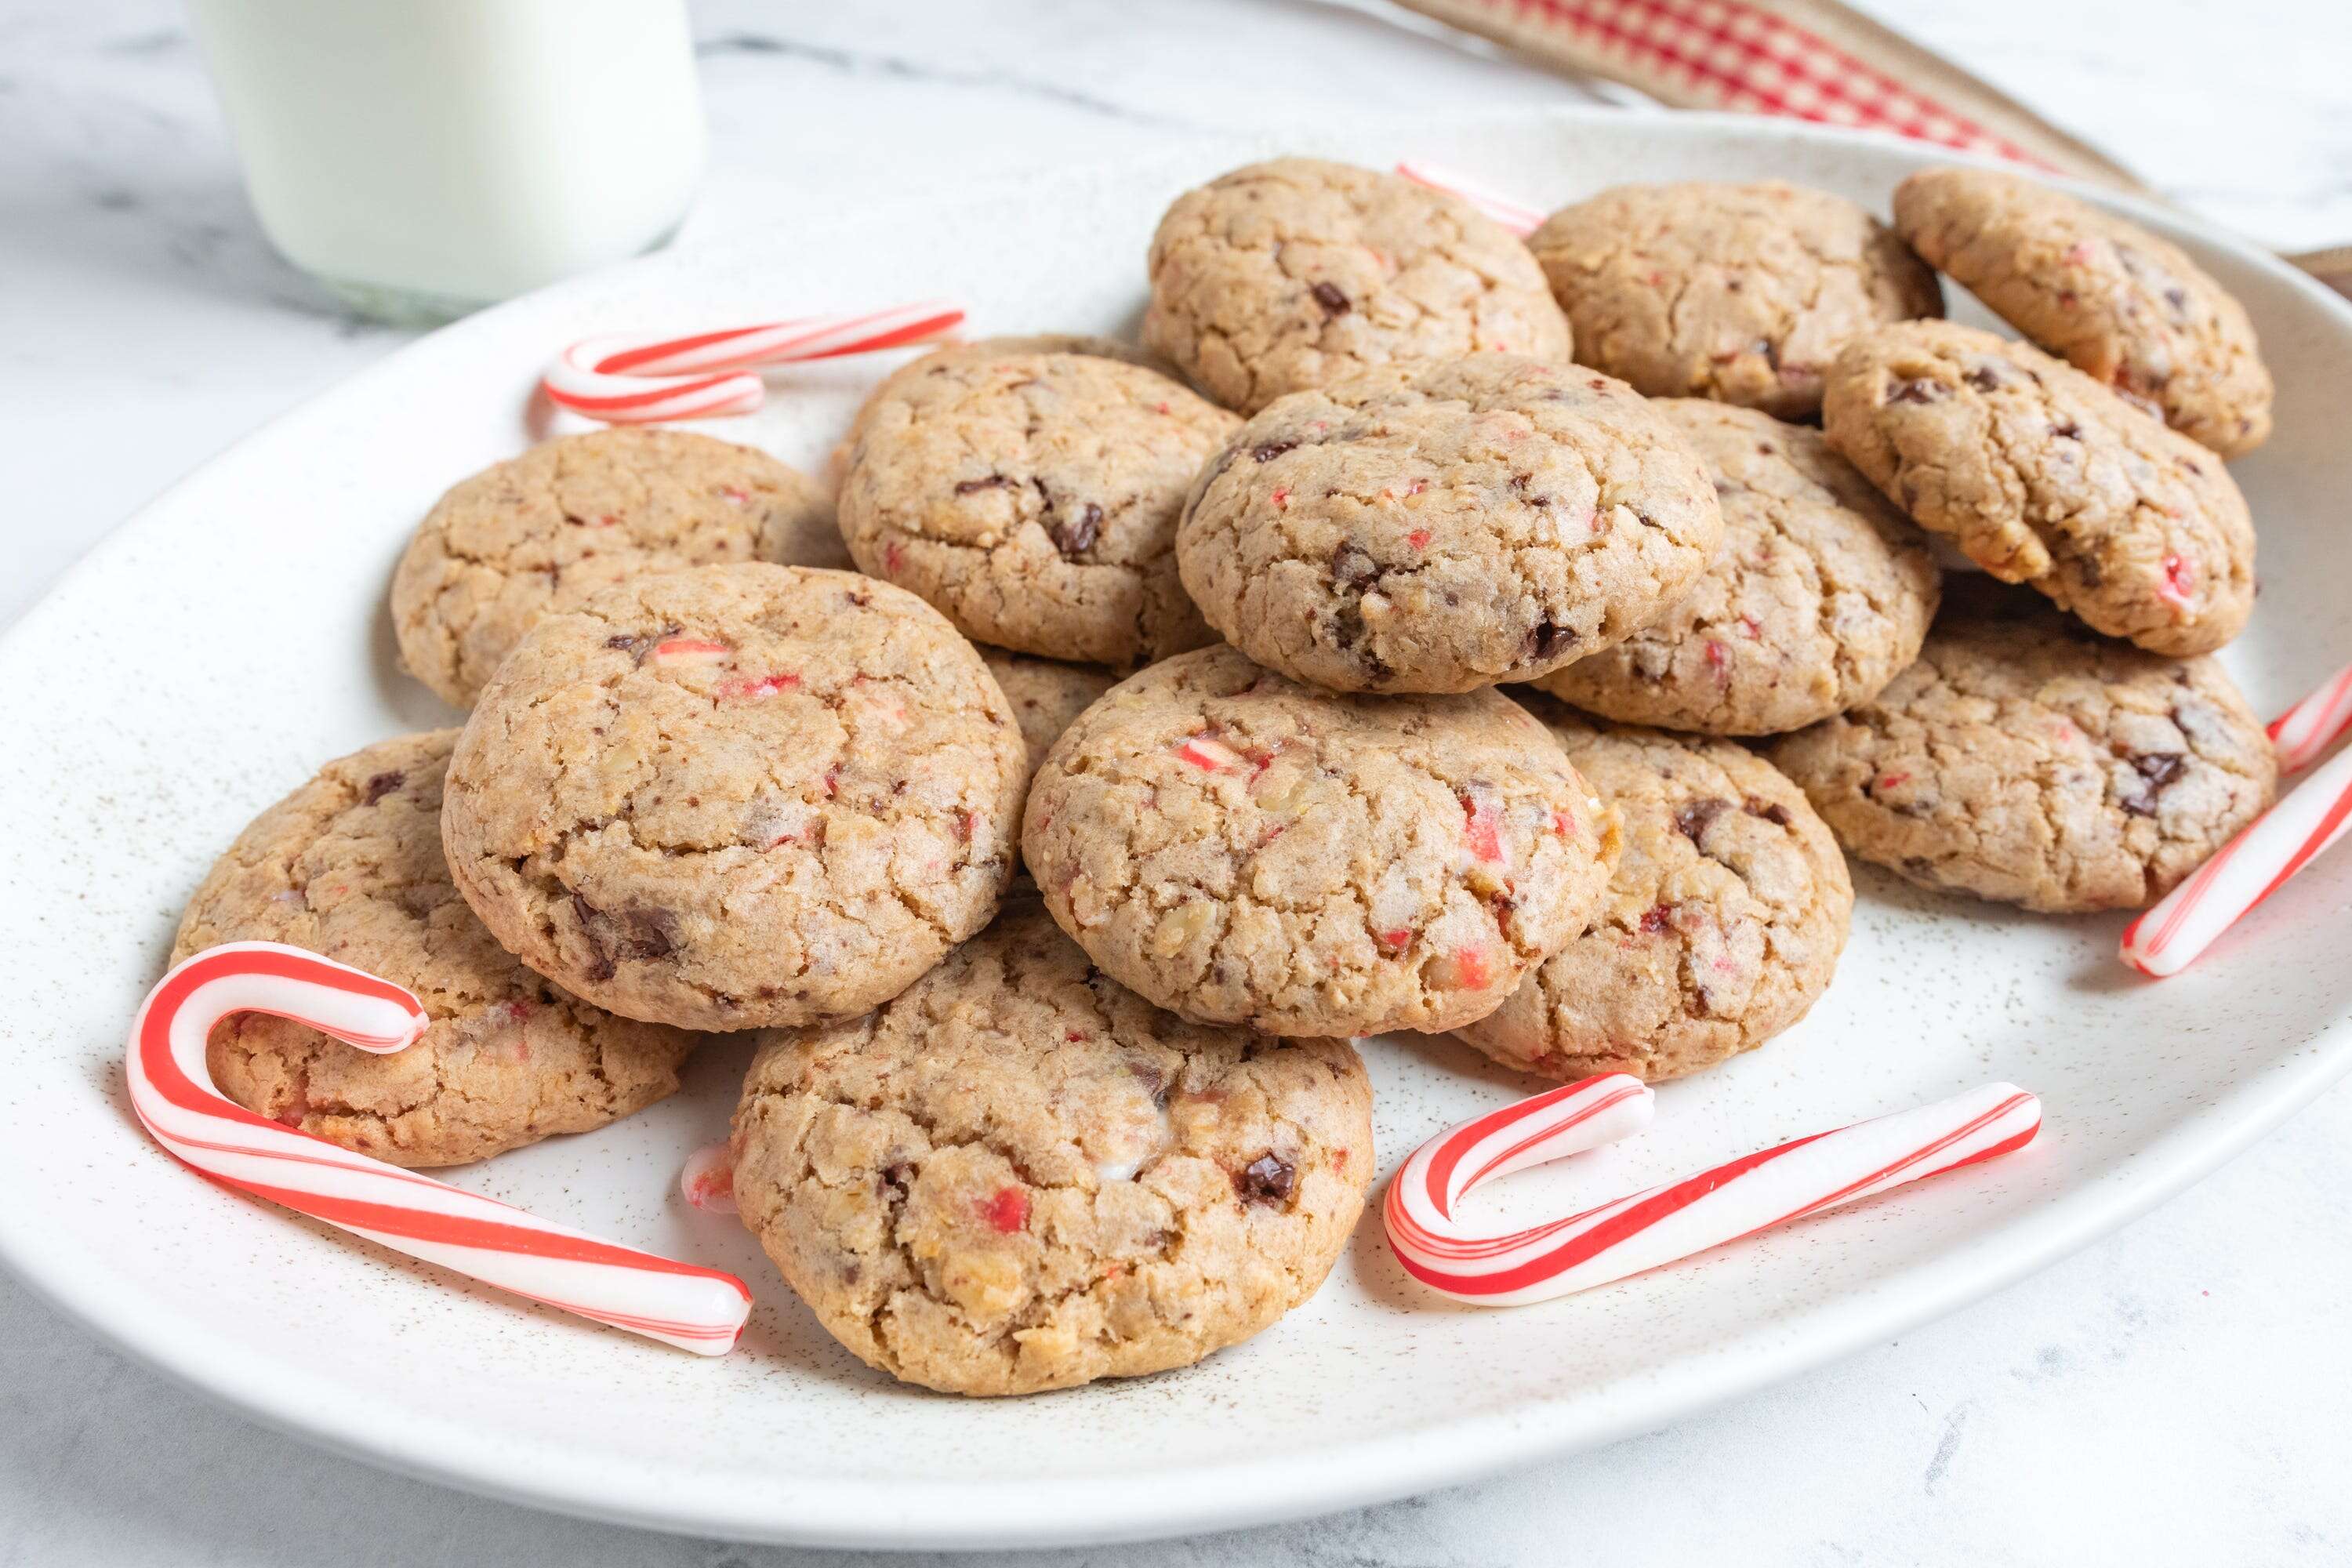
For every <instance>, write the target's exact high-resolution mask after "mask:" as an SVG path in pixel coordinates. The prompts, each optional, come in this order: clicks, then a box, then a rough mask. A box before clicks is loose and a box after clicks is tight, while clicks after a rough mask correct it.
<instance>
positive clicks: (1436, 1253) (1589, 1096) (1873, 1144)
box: [1381, 1073, 2042, 1307]
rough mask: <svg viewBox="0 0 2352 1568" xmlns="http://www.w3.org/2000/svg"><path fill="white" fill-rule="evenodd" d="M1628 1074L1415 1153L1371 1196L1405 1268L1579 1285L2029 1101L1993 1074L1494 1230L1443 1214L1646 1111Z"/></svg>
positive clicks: (1672, 1256)
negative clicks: (1944, 1095)
mask: <svg viewBox="0 0 2352 1568" xmlns="http://www.w3.org/2000/svg"><path fill="white" fill-rule="evenodd" d="M1653 1109H1654V1096H1653V1095H1652V1094H1651V1092H1650V1089H1649V1088H1648V1086H1646V1085H1645V1084H1643V1082H1642V1080H1641V1079H1637V1078H1633V1077H1632V1076H1631V1075H1629V1074H1626V1073H1605V1074H1603V1075H1601V1077H1599V1078H1589V1079H1583V1080H1582V1081H1581V1082H1579V1083H1571V1084H1564V1085H1562V1086H1561V1087H1560V1088H1559V1089H1552V1090H1550V1091H1549V1092H1547V1093H1544V1094H1539V1095H1537V1096H1535V1097H1534V1098H1533V1099H1531V1100H1520V1101H1519V1102H1518V1103H1517V1104H1516V1105H1507V1106H1504V1107H1503V1108H1502V1109H1501V1110H1492V1111H1489V1112H1487V1113H1486V1115H1484V1116H1481V1117H1479V1118H1478V1119H1477V1120H1475V1121H1465V1122H1464V1123H1463V1124H1462V1125H1461V1126H1459V1127H1455V1128H1452V1129H1449V1130H1448V1131H1444V1132H1441V1133H1439V1134H1438V1135H1437V1136H1436V1137H1434V1138H1433V1139H1431V1140H1430V1141H1429V1142H1426V1143H1423V1145H1422V1146H1421V1147H1420V1148H1418V1149H1416V1150H1414V1151H1413V1152H1412V1158H1410V1159H1408V1160H1407V1161H1405V1163H1404V1166H1403V1168H1402V1169H1401V1170H1399V1171H1398V1172H1397V1173H1396V1178H1395V1179H1394V1180H1393V1181H1391V1183H1390V1184H1389V1190H1388V1196H1387V1199H1386V1201H1385V1202H1384V1203H1383V1204H1382V1205H1381V1218H1382V1219H1383V1220H1384V1221H1385V1222H1386V1224H1387V1226H1388V1233H1389V1245H1390V1246H1391V1247H1393V1248H1394V1249H1395V1251H1396V1255H1397V1261H1399V1262H1400V1263H1402V1264H1403V1265H1404V1268H1405V1272H1406V1273H1408V1274H1410V1275H1412V1277H1413V1278H1414V1279H1418V1280H1420V1281H1421V1282H1422V1283H1423V1284H1424V1285H1426V1286H1428V1287H1430V1289H1433V1290H1436V1291H1438V1292H1440V1293H1441V1294H1444V1295H1447V1296H1451V1297H1453V1298H1454V1300H1457V1301H1468V1302H1472V1303H1474V1304H1475V1305H1480V1306H1489V1307H1516V1306H1523V1305H1525V1304H1526V1303H1528V1302H1530V1301H1544V1300H1550V1299H1551V1298H1552V1297H1554V1296H1565V1295H1568V1294H1570V1292H1572V1291H1577V1290H1589V1289H1591V1288H1592V1287H1594V1286H1596V1285H1606V1284H1609V1283H1610V1282H1612V1280H1618V1279H1624V1278H1626V1277H1627V1276H1628V1275H1633V1274H1639V1273H1641V1272H1643V1270H1645V1269H1650V1268H1657V1267H1659V1266H1660V1265H1661V1264H1666V1263H1672V1262H1675V1260H1677V1259H1679V1258H1688V1257H1690V1256H1692V1255H1693V1254H1694V1253H1699V1252H1704V1251H1706V1250H1707V1249H1708V1248H1709V1247H1720V1246H1722V1245H1723V1244H1724V1243H1726V1242H1729V1241H1737V1240H1738V1239H1739V1238H1740V1237H1745V1236H1752V1235H1754V1234H1755V1233H1756V1232H1758V1231H1759V1230H1763V1229H1765V1228H1766V1227H1767V1226H1775V1225H1780V1224H1783V1223H1784V1222H1786V1221H1789V1220H1793V1219H1802V1218H1804V1217H1805V1216H1806V1215H1815V1214H1819V1213H1821V1212H1822V1210H1824V1209H1830V1208H1834V1207H1836V1206H1837V1205H1840V1204H1848V1203H1853V1201H1855V1200H1856V1199H1859V1198H1866V1197H1870V1196H1872V1195H1874V1194H1878V1193H1883V1192H1885V1191H1886V1190H1887V1189H1888V1188H1890V1187H1898V1186H1901V1185H1902V1184H1904V1183H1906V1182H1916V1181H1917V1180H1918V1179H1919V1178H1921V1177H1922V1176H1932V1175H1936V1174H1937V1173H1941V1172H1944V1171H1950V1170H1957V1169H1958V1167H1960V1166H1962V1165H1973V1164H1975V1163H1977V1162H1978V1161H1979V1160H1990V1159H1992V1158H1993V1157H1994V1156H1996V1155H2000V1154H2006V1153H2008V1152H2011V1150H2015V1149H2022V1148H2023V1147H2025V1145H2027V1144H2028V1143H2031V1142H2033V1136H2034V1134H2035V1133H2036V1132H2039V1131H2041V1130H2042V1102H2041V1101H2040V1100H2036V1099H2035V1098H2034V1097H2033V1096H2032V1095H2030V1094H2028V1093H2026V1092H2025V1091H2024V1090H2023V1089H2018V1088H2015V1087H2013V1086H2011V1085H2010V1084H2005V1083H1996V1084H1990V1085H1987V1086H1986V1087H1985V1088H1983V1089H1976V1090H1973V1091H1971V1092H1969V1093H1968V1094H1963V1095H1958V1096H1956V1097H1954V1098H1953V1099H1950V1100H1942V1101H1939V1102H1938V1103H1937V1104H1934V1105H1929V1106H1924V1107H1922V1108H1921V1109H1919V1110H1905V1111H1898V1112H1896V1113H1895V1114H1894V1115H1892V1116H1881V1117H1877V1118H1874V1120H1872V1121H1857V1122H1855V1123H1854V1124H1853V1126H1851V1127H1843V1128H1840V1129H1838V1130H1837V1131H1833V1132H1817V1133H1815V1134H1813V1135H1812V1136H1811V1137H1810V1138H1800V1139H1797V1140H1796V1141H1795V1142H1789V1143H1783V1144H1781V1145H1780V1147H1778V1148H1776V1149H1767V1150H1765V1151H1764V1152H1761V1153H1758V1154H1749V1155H1747V1156H1745V1157H1744V1158H1741V1159H1738V1160H1734V1161H1731V1162H1730V1163H1727V1164H1722V1165H1717V1166H1716V1167H1715V1168H1714V1169H1713V1170H1711V1171H1702V1172H1701V1173H1698V1174H1697V1175H1696V1176H1688V1177H1685V1178H1684V1179H1683V1180H1681V1181H1679V1182H1670V1183H1667V1184H1664V1185H1663V1186H1655V1187H1650V1188H1647V1189H1645V1190H1644V1191H1642V1192H1638V1193H1634V1194H1632V1195H1631V1196H1628V1197H1622V1198H1618V1199H1615V1200H1614V1201H1612V1202H1610V1203H1605V1204H1601V1205H1599V1206H1598V1207H1594V1208H1589V1209H1583V1210H1580V1211H1579V1212H1578V1213H1575V1214H1572V1215H1567V1216H1566V1217H1565V1218H1561V1219H1555V1220H1551V1221H1549V1222H1547V1223H1545V1224H1543V1225H1538V1226H1530V1227H1528V1229H1525V1230H1518V1231H1512V1232H1509V1233H1508V1234H1506V1235H1501V1236H1495V1235H1488V1234H1486V1233H1484V1232H1481V1231H1478V1230H1475V1229H1473V1228H1470V1227H1468V1226H1464V1225H1463V1224H1462V1223H1461V1221H1460V1220H1459V1219H1457V1218H1456V1217H1455V1210H1456V1209H1457V1208H1458V1207H1459V1205H1460V1204H1461V1201H1462V1199H1463V1198H1464V1197H1465V1196H1466V1195H1468V1194H1469V1193H1470V1192H1471V1191H1472V1190H1473V1189H1475V1187H1477V1186H1478V1185H1480V1184H1482V1183H1485V1182H1488V1181H1492V1180H1493V1179H1494V1178H1496V1177H1497V1176H1504V1175H1508V1174H1509V1173H1511V1172H1513V1171H1524V1170H1526V1169H1528V1167H1529V1166H1531V1165H1541V1164H1547V1163H1550V1162H1551V1161H1554V1160H1559V1159H1565V1158H1566V1157H1567V1156H1569V1155H1570V1154H1576V1153H1581V1152H1583V1151H1585V1150H1587V1149H1592V1148H1597V1147H1599V1146H1600V1145H1601V1144H1603V1143H1608V1142H1614V1141H1615V1140H1617V1139H1619V1138H1622V1137H1624V1136H1625V1135H1626V1134H1628V1133H1631V1132H1637V1131H1641V1130H1642V1129H1643V1128H1644V1127H1646V1126H1648V1125H1649V1124H1650V1117H1651V1113H1652V1110H1653Z"/></svg>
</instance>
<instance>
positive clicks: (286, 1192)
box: [126, 942, 751, 1355]
mask: <svg viewBox="0 0 2352 1568" xmlns="http://www.w3.org/2000/svg"><path fill="white" fill-rule="evenodd" d="M233 1013H268V1014H272V1015H274V1016H278V1017H280V1018H291V1019H292V1020H294V1022H296V1023H298V1024H303V1025H307V1026H310V1027H311V1028H313V1029H317V1030H320V1032H322V1033H324V1034H329V1035H332V1036H333V1037H335V1038H337V1039H339V1040H341V1041H343V1042H344V1043H345V1044H347V1045H352V1046H356V1047H359V1048H360V1049H361V1050H363V1051H373V1052H377V1053H379V1054H381V1053H384V1052H389V1051H396V1050H400V1049H402V1048H403V1047H406V1046H409V1045H412V1044H414V1043H415V1040H416V1039H417V1037H419V1036H421V1035H423V1034H424V1032H425V1026H426V1025H427V1024H429V1023H430V1022H431V1020H430V1019H429V1018H427V1017H426V1016H425V1008H424V1005H422V1004H421V1003H419V1002H418V1001H417V1000H416V998H415V997H414V996H412V995H410V994H408V993H407V992H405V991H404V990H402V989H401V988H400V987H399V986H397V985H394V984H391V983H390V982H389V981H384V980H379V979H377V978H376V977H375V976H374V975H373V974H369V973H364V972H362V971H361V970H357V969H352V968H351V967H349V966H348V965H346V964H341V963H335V962H334V961H333V960H332V959H327V958H321V957H320V956H319V955H318V954H317V953H315V952H305V951H304V950H302V949H301V948H299V947H287V946H283V945H281V944H279V943H278V942H225V943H223V944H222V945H220V946H218V947H211V948H206V949H205V951H204V952H199V953H197V954H196V955H195V956H194V957H193V958H190V959H187V960H185V961H184V962H183V963H178V964H175V965H173V969H172V971H171V973H168V974H166V975H164V976H163V979H162V980H160V981H158V982H157V983H156V985H155V989H154V990H152V991H151V992H149V993H148V995H147V1000H146V1002H145V1003H144V1004H142V1005H141V1007H140V1009H139V1016H138V1017H137V1018H136V1019H134V1020H133V1021H132V1023H131V1044H130V1049H129V1052H128V1054H127V1061H126V1066H127V1068H128V1072H129V1077H130V1080H131V1109H132V1110H135V1111H137V1112H138V1115H139V1120H140V1121H142V1123H144V1124H145V1125H146V1128H147V1131H150V1132H152V1133H153V1134H154V1136H155V1141H156V1142H159V1143H161V1144H163V1147H164V1148H165V1149H166V1150H168V1151H169V1152H171V1153H172V1154H173V1155H174V1156H175V1157H177V1158H178V1159H179V1160H181V1161H182V1162H183V1163H185V1164H187V1165H189V1166H190V1167H192V1168H193V1169H194V1170H195V1171H197V1172H198V1173H201V1174H204V1175H206V1176H209V1177H211V1178H212V1179H213V1180H214V1181H216V1182H219V1183H220V1184H223V1185H225V1186H231V1187H237V1188H240V1189H242V1190H244V1191H246V1192H248V1193H252V1194H256V1195H257V1196H259V1197H265V1198H268V1200H269V1201H270V1202H272V1203H277V1204H283V1205H286V1206H287V1207H288V1208H290V1209H293V1210H295V1211H296V1212H297V1213H299V1214H306V1215H310V1216H311V1217H312V1218H313V1219H322V1220H325V1221H326V1222H327V1223H328V1224H330V1225H335V1226H341V1227H342V1228H343V1229H345V1230H348V1231H350V1232H352V1234H354V1235H356V1236H363V1237H367V1238H368V1239H369V1240H371V1241H379V1242H382V1243H383V1245H384V1246H386V1247H391V1248H393V1249H394V1251H397V1252H404V1253H407V1254H408V1255H409V1256H410V1257H412V1258H423V1259H425V1261H426V1262H428V1263H438V1264H440V1265H442V1266H443V1267H445V1268H454V1269H456V1270H457V1272H458V1273H460V1274H465V1275H469V1276H471V1277H472V1278H474V1279H479V1280H482V1281H484V1282H486V1283H488V1284H491V1285H496V1286H499V1288H500V1289H507V1290H512V1291H514V1292H515V1293H516V1294H517V1295H521V1296H528V1297H530V1299H531V1300H535V1301H544V1302H546V1303H547V1304H548V1305H549V1306H551V1307H561V1308H562V1309H563V1310H565V1311H567V1312H577V1313H579V1314H580V1315H581V1316H582V1317H583V1318H593V1319H595V1320H596V1321H598V1322H600V1323H610V1324H612V1325H614V1327H615V1328H623V1329H627V1330H629V1331H632V1332H634V1333H640V1334H644V1335H646V1336H647V1337H649V1338H652V1339H656V1340H661V1341H664V1342H667V1343H669V1344H673V1345H677V1346H679V1347H681V1348H682V1349H686V1350H690V1351H697V1352H700V1353H702V1354H704V1355H718V1354H720V1353H721V1352H725V1351H726V1350H728V1349H729V1348H730V1346H732V1345H733V1344H734V1342H735V1336H736V1335H737V1334H738V1333H739V1332H740V1331H741V1330H742V1327H743V1321H744V1319H745V1318H746V1317H747V1316H749V1315H750V1312H751V1292H750V1291H749V1290H747V1289H744V1286H743V1282H742V1281H741V1280H740V1279H736V1278H735V1277H734V1276H733V1275H731V1274H721V1273H719V1272H717V1271H716V1270H713V1269H709V1268H694V1267H692V1266H690V1265H688V1264H684V1263H673V1262H671V1261H670V1260H669V1259H668V1258H656V1257H654V1256H653V1255H652V1254H650V1253H645V1252H637V1251H634V1250H632V1249H631V1248H629V1247H617V1246H615V1245H614V1244H613V1243H611V1242H608V1241H599V1240H598V1239H597V1238H596V1237H593V1236H589V1235H587V1234H585V1233H584V1232H582V1231H577V1230H573V1229H572V1228H571V1227H570V1226H561V1225H552V1224H550V1223H549V1222H548V1221H546V1220H543V1219H538V1218H535V1217H533V1216H532V1215H528V1214H525V1213H524V1212H523V1211H522V1210H520V1209H518V1208H514V1207H511V1206H509V1205H506V1204H502V1203H499V1202H498V1201H497V1200H496V1199H494V1198H486V1197H483V1196H481V1195H480V1194H476V1193H469V1192H467V1191H465V1190H464V1189H463V1188H460V1187H453V1186H450V1185H449V1184H446V1183H445V1182H436V1181H434V1180H433V1179H432V1178H430V1177H428V1176H420V1175H418V1174H416V1173H415V1172H413V1171H404V1170H402V1169H401V1168H400V1167H399V1166H397V1165H387V1164H385V1163H383V1161H381V1160H372V1159H370V1158H368V1157H367V1156H366V1155H364V1154H355V1153H353V1152H351V1151H350V1150H348V1149H344V1148H341V1147H340V1146H339V1145H336V1144H333V1143H330V1142H327V1141H326V1140H325V1139H323V1138H314V1137H312V1136H310V1134H309V1133H307V1132H302V1131H297V1130H295V1129H294V1128H291V1127H287V1126H284V1125H282V1124H280V1123H278V1122H275V1121H269V1120H268V1119H267V1118H265V1117H261V1116H257V1115H256V1114H254V1113H253V1112H252V1111H250V1110H246V1109H245V1108H244V1107H243V1106H241V1105H238V1104H237V1103H236V1101H234V1100H230V1099H228V1098H227V1097H226V1096H225V1095H223V1094H222V1093H221V1092H220V1090H219V1089H215V1088H214V1087H213V1080H212V1073H211V1071H210V1070H209V1068H207V1067H206V1066H205V1041H206V1040H207V1039H208V1038H209V1037H210V1036H211V1034H212V1032H213V1026H215V1025H216V1024H218V1023H219V1022H220V1021H221V1020H222V1019H223V1018H226V1017H227V1016H229V1015H231V1014H233Z"/></svg>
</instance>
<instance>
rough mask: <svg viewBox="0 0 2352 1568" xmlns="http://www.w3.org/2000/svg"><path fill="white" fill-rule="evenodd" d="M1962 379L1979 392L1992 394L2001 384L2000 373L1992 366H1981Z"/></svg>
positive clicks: (1920, 400)
mask: <svg viewBox="0 0 2352 1568" xmlns="http://www.w3.org/2000/svg"><path fill="white" fill-rule="evenodd" d="M1962 379H1963V380H1965V381H1966V382H1967V383H1968V384H1969V385H1970V386H1973V387H1975V388H1976V389H1977V390H1978V391H1979V392H1990V391H1991V390H1992V389H1993V388H1994V387H1997V386H1999V385H2000V372H1999V371H1997V370H1995V369H1993V368H1992V366H1990V365H1989V364H1980V365H1979V366H1977V367H1976V368H1975V369H1974V370H1972V371H1970V372H1969V374H1967V375H1966V376H1964V377H1962ZM1918 401H1919V402H1922V403H1924V402H1926V401H1927V399H1926V398H1924V397H1923V398H1920V399H1918Z"/></svg>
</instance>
